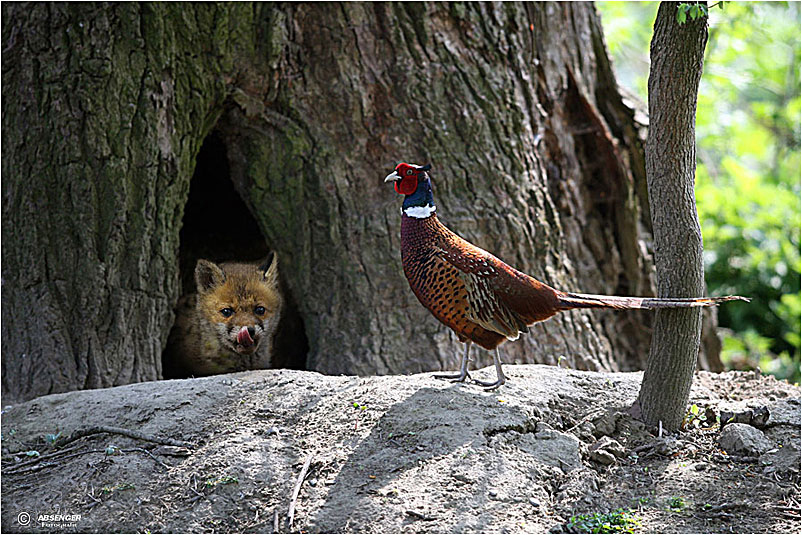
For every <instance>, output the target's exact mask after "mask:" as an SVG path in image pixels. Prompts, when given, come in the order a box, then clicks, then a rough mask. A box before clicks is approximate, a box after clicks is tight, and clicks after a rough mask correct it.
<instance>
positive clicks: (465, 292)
mask: <svg viewBox="0 0 802 535" xmlns="http://www.w3.org/2000/svg"><path fill="white" fill-rule="evenodd" d="M430 168H431V166H429V165H426V166H418V165H411V164H406V163H401V164H398V165H397V166H396V168H395V171H394V172H393V173H391V174H389V175H388V176H387V177H386V178H385V179H384V181H385V182H393V184H394V187H395V190H396V192H398V193H399V194H401V195H404V204H403V206H404V211H403V215H402V216H401V261H402V264H403V266H404V273H405V274H406V276H407V280H408V281H409V285H410V287H411V288H412V291H413V292H414V293H415V295H416V296H417V298H418V300H419V301H420V302H421V304H422V305H423V306H425V307H426V308H427V309H429V310H430V311H431V313H432V314H433V315H434V317H436V318H437V319H438V320H440V321H441V322H443V323H444V324H446V325H448V326H449V327H450V328H451V329H452V330H453V331H454V332H455V333H456V335H457V338H459V340H460V342H465V343H466V346H467V347H466V349H465V353H464V356H463V357H462V361H461V363H460V373H459V374H457V375H447V376H440V377H442V378H449V379H454V380H456V381H465V380H466V379H468V378H469V377H470V376H469V374H468V361H469V353H470V347H471V343H474V342H475V343H477V344H479V345H480V346H482V347H484V348H485V349H490V350H495V354H494V357H493V363H494V364H495V367H496V373H497V375H498V379H497V380H496V381H495V382H492V383H484V382H481V381H474V382H476V383H478V384H480V385H482V386H486V387H488V388H497V387H499V386H501V385H503V384H504V383H505V381H506V377H505V376H504V373H503V372H502V369H501V359H500V356H499V353H498V346H499V344H501V343H502V342H504V341H505V340H515V339H517V338H518V335H519V333H522V332H528V327H527V326H528V325H531V324H533V323H535V322H538V321H543V320H546V319H548V318H550V317H552V316H553V315H555V314H556V313H557V312H560V311H563V310H571V309H575V308H613V309H653V308H687V307H703V306H713V305H717V304H719V303H722V302H725V301H732V300H735V299H740V300H744V301H748V299H745V298H743V297H736V296H727V297H698V298H695V297H689V298H649V297H617V296H608V295H588V294H574V293H565V292H561V291H559V290H555V289H554V288H551V287H550V286H548V285H546V284H543V283H542V282H540V281H537V280H535V279H533V278H532V277H530V276H529V275H527V274H526V273H521V272H520V271H518V270H517V269H515V268H513V267H511V266H508V265H507V264H505V263H504V262H502V261H501V260H499V259H498V258H496V257H495V256H493V255H492V254H490V253H488V252H487V251H485V250H483V249H480V248H478V247H476V246H475V245H473V244H471V243H469V242H467V241H465V240H463V239H462V238H460V237H459V236H457V235H456V234H454V233H453V232H451V231H450V230H449V229H448V228H446V227H445V226H444V225H443V224H442V223H440V221H439V220H438V219H437V215H435V213H434V212H435V206H434V196H433V193H432V188H431V183H430V179H429V175H428V173H427V171H428V170H429V169H430Z"/></svg>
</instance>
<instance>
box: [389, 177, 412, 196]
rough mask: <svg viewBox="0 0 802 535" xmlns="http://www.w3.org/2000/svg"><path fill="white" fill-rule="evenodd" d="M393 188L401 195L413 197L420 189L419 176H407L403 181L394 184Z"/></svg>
mask: <svg viewBox="0 0 802 535" xmlns="http://www.w3.org/2000/svg"><path fill="white" fill-rule="evenodd" d="M393 187H395V192H396V193H398V194H399V195H412V194H413V193H415V190H416V189H418V176H417V175H416V174H413V175H411V176H405V177H404V178H402V179H401V180H397V181H396V182H394V183H393Z"/></svg>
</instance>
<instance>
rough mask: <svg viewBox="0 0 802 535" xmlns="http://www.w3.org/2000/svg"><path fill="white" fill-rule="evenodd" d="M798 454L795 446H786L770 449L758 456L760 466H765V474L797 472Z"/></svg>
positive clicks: (797, 448)
mask: <svg viewBox="0 0 802 535" xmlns="http://www.w3.org/2000/svg"><path fill="white" fill-rule="evenodd" d="M799 454H800V451H799V447H798V446H797V445H796V444H786V445H785V446H784V447H782V448H774V449H771V450H769V451H767V452H766V453H764V454H763V455H761V456H760V462H761V464H763V465H765V468H764V469H763V472H764V473H767V474H768V473H772V472H776V473H779V474H786V473H788V472H799V469H800V467H799Z"/></svg>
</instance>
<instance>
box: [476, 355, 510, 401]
mask: <svg viewBox="0 0 802 535" xmlns="http://www.w3.org/2000/svg"><path fill="white" fill-rule="evenodd" d="M493 365H494V366H495V367H496V376H497V379H496V381H495V382H492V383H491V382H487V381H477V380H476V379H473V382H474V384H477V385H479V386H483V387H484V388H485V390H488V391H490V390H495V389H496V388H498V387H500V386H501V385H503V384H504V383H506V382H507V377H506V376H505V375H504V372H503V371H502V370H501V356H500V355H499V354H498V348H496V352H495V353H493Z"/></svg>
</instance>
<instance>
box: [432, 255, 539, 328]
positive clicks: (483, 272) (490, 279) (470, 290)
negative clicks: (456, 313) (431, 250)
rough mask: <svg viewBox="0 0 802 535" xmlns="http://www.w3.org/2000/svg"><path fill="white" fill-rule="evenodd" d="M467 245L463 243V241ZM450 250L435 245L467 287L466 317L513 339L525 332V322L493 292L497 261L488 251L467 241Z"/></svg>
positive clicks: (494, 290)
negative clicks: (461, 245)
mask: <svg viewBox="0 0 802 535" xmlns="http://www.w3.org/2000/svg"><path fill="white" fill-rule="evenodd" d="M466 244H467V242H466ZM467 245H468V246H469V247H466V246H463V247H459V244H458V245H457V247H455V248H453V249H443V248H440V247H437V248H436V250H435V254H436V255H437V256H438V257H439V258H440V259H441V260H442V261H444V262H447V263H449V264H451V265H452V266H453V267H454V268H456V269H457V271H458V272H459V275H460V278H461V279H462V281H463V283H464V284H465V289H466V290H467V300H468V303H467V309H466V316H467V317H468V319H470V320H471V321H473V322H475V323H477V324H478V325H481V326H482V327H484V328H485V329H487V330H489V331H493V332H497V333H499V334H502V335H504V336H506V337H507V338H508V339H509V340H516V339H517V338H518V336H519V334H520V333H521V332H529V329H528V328H527V326H526V322H525V321H524V320H523V318H521V316H519V315H518V314H516V313H515V312H514V311H513V310H512V309H511V308H510V307H509V306H507V305H506V304H505V303H504V301H503V299H502V298H501V296H500V295H499V293H498V291H497V281H498V277H499V270H498V269H497V268H496V267H494V265H496V266H497V265H498V264H499V263H500V261H499V260H497V259H496V258H495V257H493V256H492V255H491V254H490V253H488V252H486V251H484V250H482V249H479V248H478V247H475V246H472V245H470V244H467Z"/></svg>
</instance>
